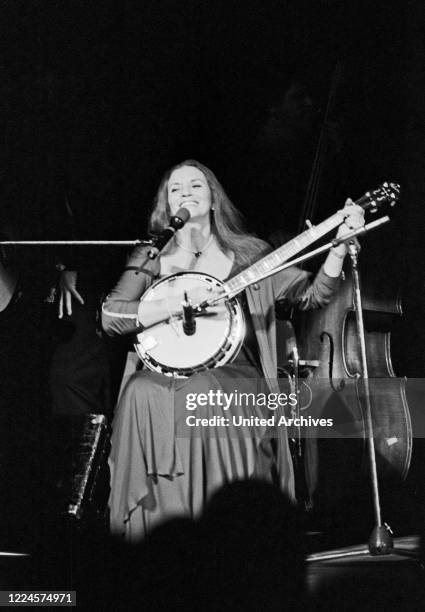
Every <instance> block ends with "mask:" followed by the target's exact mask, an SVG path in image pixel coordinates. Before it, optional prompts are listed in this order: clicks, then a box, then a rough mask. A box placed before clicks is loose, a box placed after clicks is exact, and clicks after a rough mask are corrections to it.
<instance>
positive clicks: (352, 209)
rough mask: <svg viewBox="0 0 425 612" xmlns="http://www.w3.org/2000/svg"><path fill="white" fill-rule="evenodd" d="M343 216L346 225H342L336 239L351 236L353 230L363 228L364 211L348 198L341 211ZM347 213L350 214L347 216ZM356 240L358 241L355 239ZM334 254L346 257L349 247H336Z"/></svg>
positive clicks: (343, 244)
mask: <svg viewBox="0 0 425 612" xmlns="http://www.w3.org/2000/svg"><path fill="white" fill-rule="evenodd" d="M340 212H341V214H342V215H344V217H345V219H344V223H341V225H340V226H339V229H338V232H337V235H336V237H337V238H343V237H344V236H347V235H348V234H350V233H351V232H352V231H353V230H356V229H359V228H360V227H363V225H364V223H365V220H364V210H363V208H362V207H361V206H358V205H357V204H354V203H353V200H351V199H350V198H348V200H346V202H345V206H344V208H343V209H342V210H341V211H340ZM347 212H348V213H349V214H348V216H347ZM354 240H356V239H355V238H354ZM334 252H335V254H336V255H337V256H339V257H344V256H345V255H346V253H347V245H346V244H345V243H341V244H340V245H338V246H337V247H334Z"/></svg>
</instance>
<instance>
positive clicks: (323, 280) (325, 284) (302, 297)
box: [272, 266, 340, 310]
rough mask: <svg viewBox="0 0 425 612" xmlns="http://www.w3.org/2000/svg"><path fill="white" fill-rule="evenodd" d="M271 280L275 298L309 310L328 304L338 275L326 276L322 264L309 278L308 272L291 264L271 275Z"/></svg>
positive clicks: (335, 288)
mask: <svg viewBox="0 0 425 612" xmlns="http://www.w3.org/2000/svg"><path fill="white" fill-rule="evenodd" d="M272 282H273V288H274V294H275V296H276V300H286V301H287V302H288V304H289V305H291V306H296V307H297V308H299V309H300V310H309V309H311V308H321V307H322V306H326V304H329V302H330V301H331V299H332V296H333V295H334V293H336V291H337V289H338V287H339V283H340V277H335V278H334V277H332V276H328V275H327V274H326V272H325V271H324V269H323V266H322V267H321V268H320V270H319V271H318V273H317V274H316V276H315V278H314V279H313V280H311V274H310V273H309V272H306V271H305V270H302V269H301V268H298V267H297V266H292V267H291V268H287V269H286V270H283V271H282V272H278V273H277V274H275V275H274V276H272Z"/></svg>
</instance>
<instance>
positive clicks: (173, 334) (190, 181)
mask: <svg viewBox="0 0 425 612" xmlns="http://www.w3.org/2000/svg"><path fill="white" fill-rule="evenodd" d="M347 206H349V209H347V208H346V209H345V210H344V213H345V214H344V216H345V222H344V223H342V225H340V228H339V230H338V235H339V236H342V235H344V234H346V233H348V232H349V231H350V229H351V228H357V227H360V226H361V225H363V223H364V220H363V210H362V209H361V208H360V207H359V206H356V205H353V204H352V203H351V201H347ZM182 208H185V209H186V210H187V211H189V213H190V218H189V219H188V221H187V223H186V224H185V226H184V227H183V228H182V229H181V230H180V231H178V232H176V234H175V235H174V237H173V239H172V240H171V241H170V242H169V243H168V244H167V245H166V247H165V248H164V249H163V251H162V252H161V254H160V256H159V257H157V258H156V259H155V260H154V261H151V260H149V259H148V257H147V250H148V249H147V248H146V247H137V248H136V249H135V251H134V252H133V254H132V256H131V258H130V261H129V262H128V267H127V268H126V269H125V271H124V273H123V275H122V276H121V278H120V280H119V282H118V283H117V285H116V287H115V288H114V289H113V290H112V292H111V293H110V294H109V296H108V297H107V299H106V301H105V303H104V305H103V325H104V328H105V330H106V332H107V333H108V334H109V335H115V334H122V333H129V332H131V330H135V332H136V331H139V330H140V329H141V326H143V327H144V328H145V329H146V330H147V331H146V334H145V335H144V340H143V341H142V344H143V343H144V346H143V347H142V349H141V353H142V358H143V356H144V355H148V356H149V354H150V356H152V354H155V350H156V347H157V348H158V350H159V349H161V347H162V349H163V350H164V351H167V342H166V340H164V338H166V337H167V336H166V335H162V336H156V335H155V330H156V328H161V330H162V332H161V333H163V334H168V337H169V338H170V345H169V346H170V347H171V346H173V347H175V346H177V347H178V346H181V349H180V350H179V349H178V348H177V349H175V348H174V349H173V350H174V351H175V352H176V355H175V356H174V357H173V356H171V357H170V359H171V362H173V359H174V360H175V361H176V362H179V360H182V361H183V362H184V363H185V364H186V365H185V366H184V368H183V370H182V369H181V368H180V369H179V368H178V367H177V368H176V370H175V371H174V372H173V368H172V367H170V368H167V367H161V364H160V363H159V362H158V361H155V360H152V359H151V361H149V358H147V359H146V361H145V360H144V361H145V364H146V365H147V366H148V368H145V369H144V370H140V371H138V372H136V373H135V374H134V375H133V376H132V377H131V378H130V379H129V381H128V383H127V384H126V386H125V388H124V389H123V392H122V394H121V397H120V400H119V403H118V407H117V409H116V413H115V418H114V422H113V434H112V448H111V455H110V465H111V495H110V501H109V505H110V510H111V528H112V532H113V533H115V534H121V535H125V537H126V538H127V539H129V540H132V541H137V540H138V539H140V538H142V537H143V536H144V535H145V534H146V533H147V532H148V531H150V530H151V529H152V528H153V527H154V526H155V525H157V524H158V523H159V522H161V521H163V520H165V519H167V518H171V517H175V516H179V515H180V516H181V515H186V516H191V517H194V516H196V515H197V514H199V512H200V511H201V510H202V508H203V505H204V503H205V501H206V500H207V499H208V498H209V496H210V495H211V493H212V492H214V491H215V490H216V489H217V488H219V487H220V486H221V485H223V484H224V483H226V482H229V481H232V480H237V479H246V478H252V477H256V478H264V479H270V478H271V472H272V469H273V468H274V470H273V471H274V472H275V473H277V474H278V478H279V484H280V486H281V487H282V489H283V490H285V491H286V492H287V493H288V495H289V496H290V497H292V498H293V497H294V477H293V468H292V460H291V455H290V451H289V446H288V440H287V434H286V430H285V428H282V427H279V428H277V427H276V428H275V429H274V430H273V428H272V430H273V431H272V432H271V431H270V426H269V425H265V424H264V423H265V420H266V421H267V419H269V418H270V416H271V415H272V412H271V411H270V409H269V407H268V406H264V405H255V402H254V405H253V404H252V403H250V404H249V405H244V404H243V402H237V401H234V402H233V403H232V401H231V399H232V398H235V400H236V398H237V397H238V394H239V393H241V394H258V391H259V389H261V390H262V391H264V389H266V388H267V390H268V391H269V392H274V393H275V394H276V393H279V391H280V390H279V386H278V384H277V381H276V377H277V373H276V372H277V356H276V340H275V318H274V303H275V301H276V300H278V299H282V298H285V299H286V300H288V302H289V303H290V304H293V305H294V306H297V307H298V308H301V309H304V310H305V309H309V308H318V307H320V306H323V305H325V304H327V303H328V302H329V301H330V299H331V297H332V295H333V294H334V292H335V290H336V288H337V287H338V279H339V276H340V274H341V269H342V264H343V259H344V257H345V255H346V250H347V247H346V245H345V244H344V243H342V244H340V245H339V246H338V247H335V248H333V249H331V251H330V253H329V255H328V257H327V259H326V261H325V262H324V264H323V266H322V267H321V269H320V270H319V272H318V273H317V275H316V277H315V278H314V280H313V281H311V279H310V275H309V274H308V273H307V272H305V271H303V270H301V269H299V268H297V267H295V266H292V267H290V268H287V269H286V270H284V271H281V272H278V273H276V274H274V275H272V276H269V277H268V278H266V279H264V280H262V281H260V282H258V283H256V284H252V285H250V286H247V287H246V289H245V291H244V292H243V295H242V299H240V300H237V306H235V307H233V306H231V307H229V306H226V305H223V304H221V305H220V302H217V305H216V306H213V307H212V308H211V309H209V308H205V309H204V311H201V312H200V314H199V316H196V317H195V319H194V320H195V321H196V325H197V327H196V331H194V330H191V331H190V333H189V334H186V333H183V331H182V322H181V313H182V305H184V304H186V305H191V304H194V305H197V304H201V303H203V302H204V301H205V300H210V301H211V300H212V299H213V298H214V297H215V296H218V295H219V294H220V291H221V288H220V287H221V283H222V282H225V281H226V279H229V278H232V277H233V276H234V275H235V274H237V273H239V272H240V271H241V270H244V269H246V268H248V267H249V266H251V265H252V264H254V263H255V262H256V261H258V260H260V259H261V258H262V257H264V256H265V255H266V254H267V253H268V252H269V251H270V248H269V247H268V245H267V244H266V243H265V242H263V241H261V240H259V239H258V238H256V237H254V236H252V235H250V234H248V233H246V232H245V231H244V229H243V224H242V219H241V215H240V213H239V212H238V211H237V209H236V208H235V207H234V205H233V204H232V203H231V202H230V200H229V198H228V197H227V195H226V194H225V192H224V190H223V188H222V186H221V185H220V183H219V182H218V180H217V178H216V177H215V176H214V174H213V173H212V172H211V170H209V169H208V168H207V167H205V166H203V165H202V164H200V163H198V162H196V161H193V160H189V161H184V162H183V163H181V164H179V165H177V166H174V167H173V168H171V169H170V170H169V171H168V172H167V173H166V174H165V176H164V178H163V179H162V182H161V184H160V186H159V189H158V192H157V196H156V199H155V203H154V208H153V212H152V214H151V218H150V229H151V230H152V231H153V232H156V233H159V232H160V231H162V230H163V229H164V228H166V227H167V226H168V224H169V219H170V217H172V216H174V215H176V214H178V212H179V210H180V209H182ZM347 211H349V215H348V216H347ZM341 220H343V217H341ZM147 262H148V263H147ZM197 279H199V282H196V281H197ZM211 279H212V280H211ZM214 279H218V280H217V281H214ZM186 281H187V288H186V289H185V288H184V283H185V282H186ZM147 296H148V297H147ZM204 303H205V302H204ZM238 309H239V310H238ZM209 310H211V312H210V314H212V316H210V317H209V316H208V314H209ZM223 313H224V314H223ZM232 316H234V318H235V319H236V320H237V324H236V327H237V329H238V334H239V335H241V338H240V341H239V343H238V341H237V340H236V341H235V343H236V345H237V346H236V349H235V351H234V354H232V358H231V359H227V358H223V359H221V358H218V359H216V361H215V363H213V365H214V367H210V365H211V363H209V362H208V361H207V362H206V363H205V365H204V367H199V358H198V357H196V356H195V355H193V356H192V355H191V354H190V353H191V352H192V351H191V349H190V347H191V346H193V347H194V349H193V352H195V351H197V350H199V354H203V351H204V350H205V346H206V345H208V344H209V343H210V341H212V340H215V339H216V338H215V337H214V336H215V335H216V336H217V341H220V337H221V335H222V328H221V327H218V328H217V330H218V331H217V334H215V333H214V331H213V330H214V327H208V325H214V319H216V322H215V323H216V324H217V325H220V322H222V321H223V317H224V318H225V319H226V317H227V318H229V317H230V318H231V317H232ZM241 320H243V324H242V323H241ZM226 321H227V319H226ZM204 324H205V326H207V327H206V329H207V330H209V331H208V333H207V335H206V336H202V332H203V329H204V328H203V327H202V326H203V325H204ZM226 325H227V323H226ZM225 329H227V327H226V326H225ZM211 330H212V331H211ZM241 330H243V333H241ZM229 333H230V332H229ZM230 335H231V333H230ZM236 335H237V334H236ZM211 336H212V338H211ZM219 336H220V337H219ZM158 338H160V339H159V340H158ZM179 342H180V343H181V344H180V345H179ZM191 343H192V344H191ZM224 344H225V345H226V350H227V345H228V344H231V342H230V340H229V339H225V341H224ZM188 347H189V348H188ZM223 352H225V350H224V349H223ZM139 354H140V353H139ZM191 357H193V363H194V364H196V367H194V368H193V370H192V371H191V370H190V368H189V367H188V366H187V360H190V358H191ZM220 359H221V361H220ZM185 360H186V361H185ZM158 364H159V365H158ZM182 372H184V375H182ZM245 397H247V396H245ZM206 398H207V399H206ZM220 398H230V400H229V401H227V402H226V401H220ZM189 400H190V401H189ZM235 414H238V415H239V416H241V418H239V419H234V418H232V416H234V415H235ZM212 417H214V418H212ZM243 417H246V418H245V419H244V418H243ZM255 417H261V418H255ZM269 422H270V421H269ZM241 423H242V424H241ZM244 423H247V424H244ZM272 441H273V442H272Z"/></svg>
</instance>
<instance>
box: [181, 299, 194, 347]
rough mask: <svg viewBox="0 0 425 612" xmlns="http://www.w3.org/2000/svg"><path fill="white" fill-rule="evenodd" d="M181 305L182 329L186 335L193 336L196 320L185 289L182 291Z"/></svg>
mask: <svg viewBox="0 0 425 612" xmlns="http://www.w3.org/2000/svg"><path fill="white" fill-rule="evenodd" d="M182 305H183V331H184V333H185V335H186V336H193V334H194V333H195V331H196V321H195V316H194V314H193V306H192V304H191V303H190V301H189V299H188V297H187V291H185V292H184V301H183V302H182Z"/></svg>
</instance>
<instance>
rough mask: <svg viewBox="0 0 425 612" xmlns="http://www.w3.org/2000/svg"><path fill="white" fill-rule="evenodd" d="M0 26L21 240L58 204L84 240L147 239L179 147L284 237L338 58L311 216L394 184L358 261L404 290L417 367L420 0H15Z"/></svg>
mask: <svg viewBox="0 0 425 612" xmlns="http://www.w3.org/2000/svg"><path fill="white" fill-rule="evenodd" d="M1 23H2V32H1V40H2V43H1V45H2V54H1V63H0V75H1V78H0V94H1V95H0V105H1V112H0V121H1V134H2V137H1V140H0V157H1V163H0V191H1V194H0V198H1V200H0V201H1V215H0V216H1V221H2V223H3V224H4V223H6V224H7V223H10V222H11V221H12V222H13V224H14V226H15V227H17V228H18V233H19V234H20V237H25V238H44V239H48V238H50V239H53V238H57V237H58V233H59V231H58V228H57V225H55V224H53V223H52V219H53V217H54V214H55V210H57V209H63V207H64V202H65V201H68V202H69V203H70V204H71V206H72V207H73V208H74V210H76V211H77V213H78V215H79V217H80V222H81V225H80V226H81V227H83V228H84V230H83V234H84V235H80V237H83V238H116V239H119V238H122V239H131V238H135V237H140V236H143V235H144V231H145V221H146V218H147V214H148V211H149V208H150V206H151V202H152V198H153V195H154V193H155V189H156V186H157V184H158V182H159V179H160V177H161V175H162V173H163V171H164V170H165V169H166V168H167V167H168V166H170V165H171V164H174V163H176V162H179V161H181V160H182V159H185V158H187V157H191V158H196V159H199V160H200V161H202V162H204V163H205V164H207V165H209V166H211V167H212V169H213V170H214V171H215V172H216V174H217V176H218V177H219V179H220V180H221V181H222V183H223V184H224V186H225V188H226V190H227V191H228V193H229V195H230V197H231V198H232V199H233V200H234V202H235V203H236V204H237V206H238V207H239V208H241V209H242V210H243V211H244V212H245V213H246V215H247V218H248V222H249V224H250V226H251V228H252V229H254V230H255V231H256V232H257V233H259V234H260V235H262V236H263V237H267V236H269V235H270V233H271V232H273V231H275V230H277V229H282V230H283V231H285V232H288V233H289V234H293V233H296V232H297V231H298V230H299V222H300V218H301V216H302V207H303V201H304V198H305V195H306V189H307V183H308V178H309V175H310V172H311V168H312V164H313V160H314V155H315V150H316V147H317V143H318V138H319V133H320V129H321V128H322V127H323V120H324V115H325V108H326V105H327V101H328V97H329V91H330V89H331V84H332V78H333V74H334V72H335V67H336V65H337V64H338V65H339V66H340V76H339V78H338V79H337V81H336V91H335V96H334V98H333V104H332V112H331V113H330V116H329V117H328V122H327V124H326V125H325V134H326V147H325V149H326V151H325V154H324V156H323V172H322V175H321V181H320V183H319V185H318V191H317V209H316V220H317V221H319V220H321V219H323V218H325V216H327V215H328V214H330V213H331V212H333V211H334V210H336V209H337V208H338V207H340V206H342V204H343V202H344V200H345V198H346V197H347V196H352V197H353V198H356V197H359V196H360V195H361V194H362V193H363V192H364V191H365V190H367V189H369V188H373V187H375V186H376V185H377V184H379V183H380V182H381V181H382V180H386V179H389V180H393V181H399V182H400V183H401V184H402V186H403V197H402V200H401V203H400V205H399V207H398V209H397V211H395V212H394V214H393V224H392V227H391V228H386V229H385V230H382V231H380V232H379V234H378V233H375V234H374V235H373V238H370V239H368V241H367V242H368V246H366V247H365V248H364V251H363V255H362V259H363V264H365V260H367V261H366V265H364V267H365V268H366V269H367V274H368V275H370V278H373V279H376V282H378V281H379V282H383V283H384V284H385V283H388V282H390V281H391V283H393V284H394V287H395V288H394V291H395V292H397V290H399V291H400V293H401V295H402V298H403V302H404V309H405V318H404V320H403V324H402V326H401V328H400V330H399V340H397V338H396V335H395V336H394V342H395V347H394V359H395V361H396V363H397V366H398V371H399V373H400V374H407V375H409V376H422V373H423V361H424V351H423V339H424V331H423V327H424V326H423V324H422V307H423V293H424V272H423V269H422V265H421V264H422V258H421V254H422V253H421V249H422V231H423V226H424V223H423V222H424V213H423V206H422V204H423V195H424V191H425V179H424V172H423V170H424V161H423V159H424V155H423V153H424V149H425V146H424V134H425V131H424V124H425V101H424V100H425V96H424V95H423V94H424V90H423V81H424V67H425V60H424V55H425V51H424V35H423V27H422V26H423V23H424V20H423V7H422V3H421V2H414V1H412V2H408V1H405V0H404V1H400V2H396V1H395V0H391V1H390V2H373V3H371V2H369V1H364V2H362V1H357V2H356V1H355V2H346V1H341V0H321V1H319V0H317V1H315V2H312V1H307V0H296V1H282V0H280V1H278V0H244V2H240V1H234V0H226V1H219V0H209V1H208V2H207V1H199V0H198V1H195V0H185V1H184V2H181V1H172V0H159V1H156V2H154V1H152V0H151V1H147V2H143V3H142V2H139V1H134V2H131V1H125V0H124V1H120V2H118V1H111V0H103V1H102V2H90V3H88V2H85V1H78V0H75V1H72V2H69V1H68V2H61V1H44V2H28V1H27V0H26V1H14V2H2V3H1ZM372 240H373V242H376V243H377V246H378V248H377V249H371V247H370V246H369V245H370V244H371V243H372ZM22 252H24V251H22ZM116 253H117V260H118V259H119V258H120V257H122V256H123V253H122V251H120V252H119V254H118V250H117V251H116ZM27 257H28V255H27ZM29 257H30V259H31V261H32V268H33V272H32V273H31V277H32V282H34V283H39V284H40V292H41V293H42V292H43V291H44V286H43V283H45V282H46V278H45V274H44V272H43V273H38V272H37V270H38V268H37V265H36V263H34V262H38V261H39V260H40V261H41V260H42V264H40V265H41V268H40V270H43V265H44V264H45V259H46V257H47V258H48V257H49V255H46V251H45V250H43V249H41V248H38V247H36V248H35V249H33V250H32V251H31V254H30V256H29Z"/></svg>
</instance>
